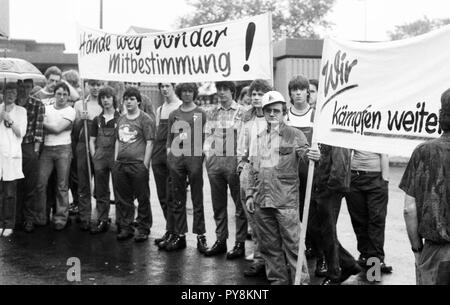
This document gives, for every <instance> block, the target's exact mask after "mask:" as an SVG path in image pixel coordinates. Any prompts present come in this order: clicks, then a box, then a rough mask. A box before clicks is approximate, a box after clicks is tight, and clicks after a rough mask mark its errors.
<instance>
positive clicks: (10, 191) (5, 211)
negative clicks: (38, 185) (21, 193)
mask: <svg viewBox="0 0 450 305" xmlns="http://www.w3.org/2000/svg"><path fill="white" fill-rule="evenodd" d="M16 187H17V180H14V181H0V228H2V229H14V226H15V224H16Z"/></svg>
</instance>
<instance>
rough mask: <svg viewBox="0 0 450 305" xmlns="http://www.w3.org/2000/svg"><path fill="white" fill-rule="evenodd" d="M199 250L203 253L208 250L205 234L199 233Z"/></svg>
mask: <svg viewBox="0 0 450 305" xmlns="http://www.w3.org/2000/svg"><path fill="white" fill-rule="evenodd" d="M197 250H198V252H200V253H203V254H204V253H205V252H206V250H208V245H207V244H206V237H205V235H197Z"/></svg>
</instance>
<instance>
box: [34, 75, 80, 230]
mask: <svg viewBox="0 0 450 305" xmlns="http://www.w3.org/2000/svg"><path fill="white" fill-rule="evenodd" d="M54 94H55V103H54V104H52V105H48V106H46V108H45V118H44V131H45V133H46V135H45V139H44V148H43V150H42V153H41V155H40V157H39V176H38V184H37V195H36V209H37V215H36V216H37V217H36V218H37V219H36V223H37V224H38V225H45V224H46V223H47V220H48V217H49V215H48V213H47V209H46V204H47V192H46V189H47V184H48V180H49V178H50V175H51V173H52V171H53V169H56V176H57V179H56V180H57V194H56V207H55V211H54V215H53V224H54V229H55V230H57V231H61V230H63V229H64V228H65V226H66V224H67V219H68V217H69V193H68V188H69V186H68V184H69V169H70V161H71V159H72V145H71V141H72V139H71V130H72V125H73V122H74V121H75V110H74V109H73V108H72V107H70V106H69V105H68V99H69V94H70V89H69V87H68V86H67V85H66V84H65V83H62V82H59V83H57V84H56V85H55V87H54Z"/></svg>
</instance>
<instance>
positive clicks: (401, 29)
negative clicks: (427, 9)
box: [388, 16, 450, 40]
mask: <svg viewBox="0 0 450 305" xmlns="http://www.w3.org/2000/svg"><path fill="white" fill-rule="evenodd" d="M447 24H450V18H446V19H432V20H430V19H428V17H427V16H424V17H423V18H422V19H418V20H415V21H413V22H409V23H405V24H402V25H397V26H395V30H394V31H392V32H388V34H389V36H390V38H391V40H398V39H404V38H409V37H414V36H417V35H421V34H425V33H428V32H430V31H432V30H435V29H438V28H440V27H442V26H444V25H447Z"/></svg>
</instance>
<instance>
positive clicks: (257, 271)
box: [244, 262, 266, 277]
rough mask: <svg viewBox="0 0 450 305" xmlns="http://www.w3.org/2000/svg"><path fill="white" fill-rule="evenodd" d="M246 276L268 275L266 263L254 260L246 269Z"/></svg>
mask: <svg viewBox="0 0 450 305" xmlns="http://www.w3.org/2000/svg"><path fill="white" fill-rule="evenodd" d="M244 276H245V277H256V276H261V277H264V276H266V265H265V264H264V263H261V262H254V263H253V264H251V265H250V267H249V268H248V269H246V270H245V271H244Z"/></svg>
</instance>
